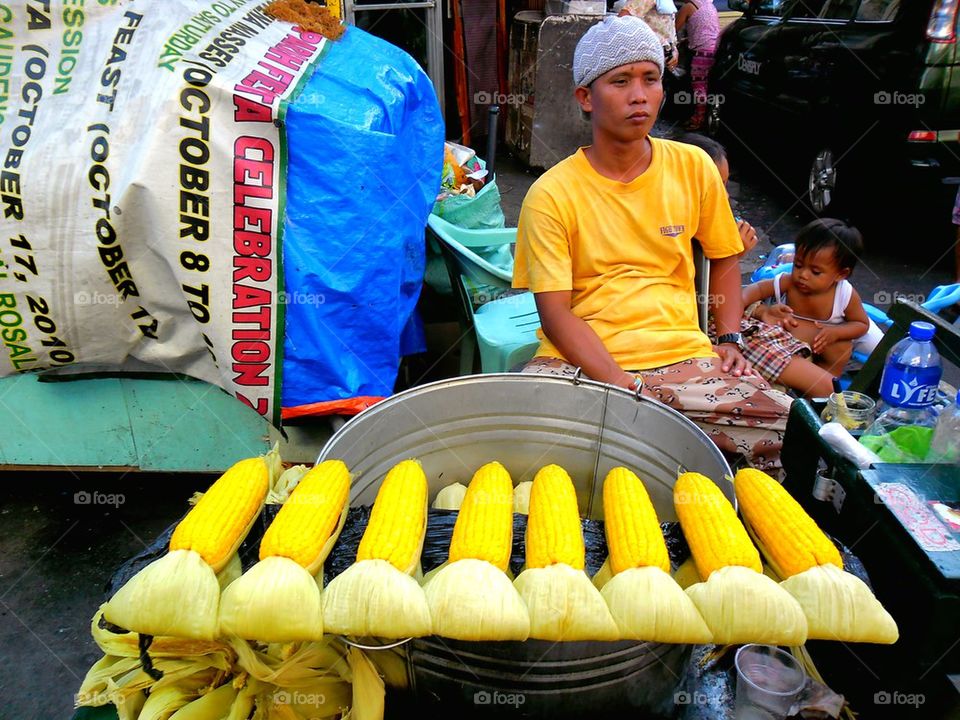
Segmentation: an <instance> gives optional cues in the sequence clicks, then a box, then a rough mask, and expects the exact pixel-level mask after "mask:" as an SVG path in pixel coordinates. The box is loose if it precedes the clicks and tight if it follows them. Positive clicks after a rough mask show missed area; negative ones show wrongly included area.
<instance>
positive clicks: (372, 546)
mask: <svg viewBox="0 0 960 720" xmlns="http://www.w3.org/2000/svg"><path fill="white" fill-rule="evenodd" d="M427 500H428V498H427V478H426V476H425V475H424V474H423V468H421V467H420V464H419V463H418V462H416V461H415V460H404V461H403V462H401V463H399V464H397V465H395V466H394V467H393V468H392V469H391V470H390V472H388V473H387V476H386V478H384V480H383V483H382V484H381V485H380V490H379V491H378V492H377V499H376V501H375V502H374V504H373V509H372V510H371V512H370V520H369V522H368V523H367V529H366V530H365V531H364V533H363V537H362V538H361V540H360V547H359V548H358V550H357V561H356V562H355V563H354V564H353V565H351V566H350V567H349V568H347V570H346V571H344V572H343V573H341V574H340V575H338V576H337V577H335V578H334V579H333V580H332V581H331V582H330V585H329V586H328V587H327V589H326V590H325V591H324V593H323V619H324V625H325V627H326V630H327V632H331V633H337V634H341V635H359V636H374V637H381V638H406V637H421V636H423V635H429V634H430V632H431V622H430V609H429V607H428V606H427V600H426V597H425V595H424V593H423V588H422V587H420V584H419V583H418V582H417V580H416V579H415V578H414V577H413V575H414V574H416V575H419V574H420V551H421V549H422V547H423V538H424V536H425V535H426V531H427Z"/></svg>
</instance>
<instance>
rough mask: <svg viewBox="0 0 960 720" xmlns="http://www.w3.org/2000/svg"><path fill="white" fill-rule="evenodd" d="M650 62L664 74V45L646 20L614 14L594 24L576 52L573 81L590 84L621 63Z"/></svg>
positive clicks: (574, 52) (574, 55)
mask: <svg viewBox="0 0 960 720" xmlns="http://www.w3.org/2000/svg"><path fill="white" fill-rule="evenodd" d="M643 61H648V62H652V63H653V64H655V65H656V66H657V67H658V68H660V74H661V75H662V74H663V46H662V45H661V43H660V38H658V37H657V35H656V33H654V32H653V30H651V29H650V26H649V25H647V24H646V23H645V22H644V21H643V20H641V19H640V18H638V17H634V16H633V15H624V16H623V17H620V16H616V15H611V16H608V17H606V18H605V19H604V20H602V21H601V22H598V23H597V24H596V25H594V26H592V27H591V28H590V29H589V30H587V32H586V33H584V35H583V37H582V38H580V42H578V43H577V49H576V50H574V51H573V82H574V84H575V85H576V86H577V87H581V86H582V87H586V86H588V85H589V84H590V83H592V82H593V81H594V80H596V79H597V78H598V77H600V76H601V75H603V74H604V73H605V72H609V71H610V70H613V69H614V68H616V67H620V66H621V65H629V64H630V63H635V62H643Z"/></svg>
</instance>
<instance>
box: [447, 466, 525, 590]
mask: <svg viewBox="0 0 960 720" xmlns="http://www.w3.org/2000/svg"><path fill="white" fill-rule="evenodd" d="M512 548H513V482H512V481H511V480H510V473H508V472H507V470H506V468H504V467H503V465H501V464H500V463H498V462H492V463H488V464H486V465H484V466H483V467H482V468H480V469H479V470H477V472H476V474H475V475H474V476H473V480H471V481H470V486H469V487H468V488H467V493H466V495H465V496H464V499H463V504H462V505H461V506H460V515H459V516H458V517H457V522H456V524H455V525H454V527H453V539H452V540H451V541H450V562H456V561H457V560H464V559H466V558H473V559H475V560H485V561H487V562H488V563H490V564H491V565H493V566H495V567H497V568H499V569H500V570H501V571H502V572H506V571H507V567H508V566H509V565H510V551H511V549H512Z"/></svg>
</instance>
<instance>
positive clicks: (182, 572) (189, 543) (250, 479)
mask: <svg viewBox="0 0 960 720" xmlns="http://www.w3.org/2000/svg"><path fill="white" fill-rule="evenodd" d="M269 483H270V473H269V470H268V466H267V463H266V462H265V460H264V458H252V459H249V460H241V461H240V462H238V463H237V464H235V465H234V466H233V467H231V468H230V469H229V470H227V472H225V473H224V474H223V475H222V476H221V477H220V478H219V479H218V480H217V481H216V482H215V483H213V485H212V486H211V487H210V489H209V490H207V492H206V493H205V494H204V495H203V497H201V498H200V500H199V502H197V504H196V505H195V506H194V507H193V508H192V509H191V510H190V512H188V513H187V515H186V517H185V518H184V519H183V520H182V521H181V522H180V523H179V524H178V525H177V527H176V529H175V530H174V532H173V536H172V537H171V539H170V552H169V553H167V554H166V555H164V556H163V557H162V558H160V559H159V560H157V561H155V562H153V563H151V564H150V565H148V566H147V567H145V568H144V569H143V570H141V571H140V572H138V573H137V574H136V575H134V576H133V577H132V578H131V579H130V580H129V581H127V583H126V584H125V585H124V586H123V587H121V588H120V590H118V591H117V593H116V594H115V595H114V596H113V597H112V598H111V599H110V601H109V602H108V603H107V605H106V607H105V608H104V617H106V619H107V620H108V621H109V622H111V623H113V624H115V625H119V626H120V627H123V628H126V629H127V630H131V631H133V632H138V633H141V634H145V635H174V636H177V637H185V638H195V639H198V640H212V639H213V638H214V637H215V636H216V634H217V631H218V619H217V614H218V607H219V604H220V584H219V582H218V579H217V576H216V573H217V572H219V571H220V570H222V569H224V568H227V567H228V566H229V565H230V562H231V560H232V559H233V558H234V556H235V555H236V551H237V548H238V547H240V543H241V542H243V539H244V538H245V537H246V536H247V533H248V532H249V531H250V528H251V526H252V525H253V523H254V521H255V520H256V519H257V515H258V514H259V512H260V509H261V508H262V507H263V502H264V499H265V498H266V495H267V491H268V489H269Z"/></svg>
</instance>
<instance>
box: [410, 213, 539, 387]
mask: <svg viewBox="0 0 960 720" xmlns="http://www.w3.org/2000/svg"><path fill="white" fill-rule="evenodd" d="M427 233H428V237H429V238H430V239H431V240H432V241H433V242H435V243H436V245H437V248H438V250H439V251H440V254H441V255H442V257H443V259H444V262H445V263H446V266H447V272H448V273H449V274H450V284H451V285H452V286H453V292H454V294H455V295H456V297H457V300H458V304H459V315H460V324H461V330H462V335H463V341H462V343H461V346H460V374H461V375H469V374H471V373H472V372H473V370H474V366H475V360H476V352H477V348H478V347H479V349H480V368H481V372H484V373H493V372H507V371H508V370H510V369H511V368H513V367H515V366H517V365H519V364H520V363H524V362H526V361H527V360H529V359H530V358H532V357H533V355H534V353H535V352H536V351H537V347H538V346H539V344H540V341H539V340H538V339H537V330H538V329H539V327H540V316H539V315H538V314H537V307H536V303H535V302H534V299H533V294H532V293H530V292H527V291H522V292H517V291H515V290H513V289H512V287H511V285H512V280H513V255H512V253H511V246H512V245H513V244H514V243H515V242H516V237H517V229H516V228H494V229H491V230H474V229H469V228H462V227H459V226H457V225H453V224H452V223H449V222H447V221H446V220H444V219H442V218H440V217H438V216H436V215H430V217H429V219H428V220H427Z"/></svg>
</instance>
